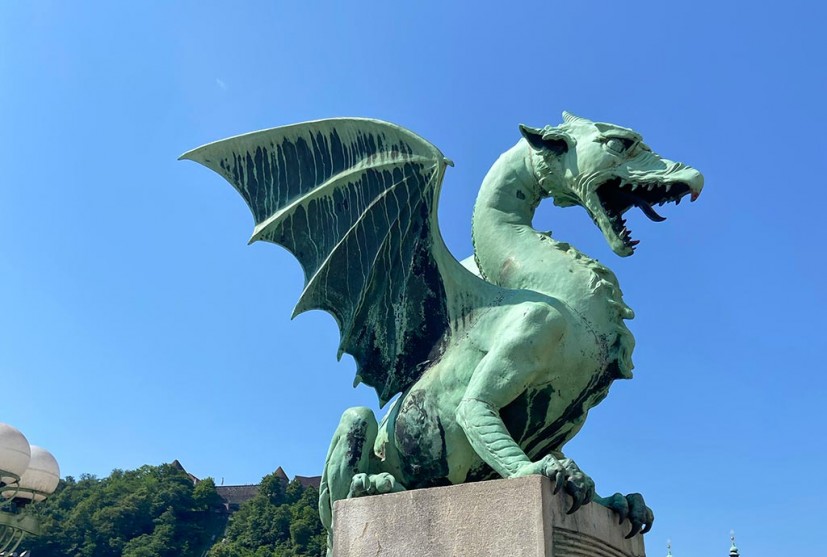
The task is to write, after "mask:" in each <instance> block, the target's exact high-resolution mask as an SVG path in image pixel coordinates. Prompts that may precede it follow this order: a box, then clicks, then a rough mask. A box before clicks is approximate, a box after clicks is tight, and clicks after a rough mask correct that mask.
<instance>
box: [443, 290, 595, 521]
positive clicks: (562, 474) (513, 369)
mask: <svg viewBox="0 0 827 557" xmlns="http://www.w3.org/2000/svg"><path fill="white" fill-rule="evenodd" d="M507 317H508V319H505V320H504V321H505V323H506V327H505V328H504V330H503V331H502V332H501V333H500V334H497V335H492V337H493V338H496V341H495V342H494V344H493V345H492V346H491V347H490V348H489V350H488V353H487V354H486V355H485V357H484V358H483V359H482V360H481V361H480V363H479V364H478V365H477V367H476V369H475V370H474V373H473V375H472V377H471V381H470V382H469V385H468V388H467V389H466V391H465V394H464V396H463V398H462V400H461V401H460V403H459V406H458V408H457V414H456V418H457V423H459V425H460V426H461V427H462V429H463V431H464V432H465V435H466V437H467V438H468V442H469V443H470V444H471V447H473V449H474V451H475V452H476V453H477V454H478V455H479V457H480V458H481V459H482V460H484V461H485V462H486V463H487V464H488V465H489V466H491V468H493V469H494V470H495V471H496V472H497V473H498V474H500V475H501V476H502V477H504V478H518V477H522V476H528V475H531V474H541V475H544V476H547V477H549V478H550V479H551V480H552V481H554V484H555V490H554V491H555V493H556V492H557V491H559V490H560V489H564V490H565V492H566V493H568V494H569V495H571V496H572V498H573V500H574V501H573V503H572V506H571V509H570V510H569V512H570V513H571V512H574V511H575V510H577V509H578V508H579V507H580V506H581V505H584V504H587V503H589V502H591V500H592V498H593V497H594V482H593V481H592V480H591V478H589V477H588V476H587V475H586V474H584V473H583V472H582V471H581V470H580V469H579V468H578V467H577V465H576V464H575V463H574V461H573V460H571V459H568V458H565V457H563V455H562V454H560V453H556V454H549V455H547V456H545V457H544V458H542V459H540V460H538V461H537V462H533V461H532V460H531V459H529V458H528V456H527V455H526V454H525V452H524V451H523V450H522V449H521V448H520V446H519V445H518V444H517V442H515V441H514V439H513V437H512V436H511V434H510V433H509V432H508V429H507V428H506V426H505V424H504V423H503V420H502V418H501V417H500V410H501V409H502V408H504V407H505V406H506V405H508V404H509V403H511V402H512V401H513V400H515V399H516V398H517V397H518V396H519V395H520V394H522V393H523V392H524V391H525V390H526V388H527V387H528V386H529V385H531V384H533V383H534V382H535V381H536V379H537V377H538V376H539V375H540V374H541V373H543V372H545V371H547V369H548V364H547V363H548V362H549V361H552V360H553V356H554V352H555V350H556V349H558V348H559V345H560V342H561V341H562V339H563V337H564V335H565V326H566V324H565V321H564V318H563V317H562V316H561V315H560V314H559V313H558V312H557V311H556V310H554V308H552V307H550V306H548V305H546V304H540V303H530V304H523V305H521V306H518V307H516V308H514V309H512V311H511V312H509V314H508V316H507Z"/></svg>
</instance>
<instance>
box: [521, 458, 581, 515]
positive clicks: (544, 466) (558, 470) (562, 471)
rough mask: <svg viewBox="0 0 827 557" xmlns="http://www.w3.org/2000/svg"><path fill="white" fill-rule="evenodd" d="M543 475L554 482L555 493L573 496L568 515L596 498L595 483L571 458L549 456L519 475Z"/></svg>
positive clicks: (532, 464)
mask: <svg viewBox="0 0 827 557" xmlns="http://www.w3.org/2000/svg"><path fill="white" fill-rule="evenodd" d="M528 474H541V475H543V476H546V477H547V478H549V479H550V480H551V481H552V482H554V493H557V492H559V491H560V490H561V489H562V490H563V491H565V492H566V493H568V494H569V495H571V497H572V499H573V501H572V504H571V508H570V509H569V510H568V514H571V513H573V512H574V511H576V510H577V509H579V508H580V507H581V506H583V505H585V504H587V503H590V502H591V501H592V499H593V498H594V482H593V481H592V479H591V478H590V477H588V476H587V475H586V474H585V473H584V472H583V471H582V470H581V469H580V468H579V467H578V466H577V464H575V462H574V461H573V460H572V459H570V458H562V459H559V458H557V457H555V456H554V455H548V456H546V457H544V458H543V459H542V460H538V461H537V462H533V463H531V465H530V466H528V467H526V468H525V469H524V470H521V473H520V474H518V475H521V476H522V475H528Z"/></svg>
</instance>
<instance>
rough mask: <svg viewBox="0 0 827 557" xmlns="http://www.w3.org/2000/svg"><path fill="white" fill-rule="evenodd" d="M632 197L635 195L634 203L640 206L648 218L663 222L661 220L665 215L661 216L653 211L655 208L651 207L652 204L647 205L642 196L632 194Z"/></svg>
mask: <svg viewBox="0 0 827 557" xmlns="http://www.w3.org/2000/svg"><path fill="white" fill-rule="evenodd" d="M634 197H635V205H637V206H638V207H639V208H640V210H641V211H643V214H644V215H646V216H647V217H649V220H653V221H655V222H663V221H665V220H666V217H662V216H660V215H659V214H657V213H656V212H655V210H654V209H652V206H651V205H649V204H648V203H646V201H644V200H643V199H642V198H640V197H638V196H634Z"/></svg>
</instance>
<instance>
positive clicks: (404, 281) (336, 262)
mask: <svg viewBox="0 0 827 557" xmlns="http://www.w3.org/2000/svg"><path fill="white" fill-rule="evenodd" d="M520 132H521V134H522V138H521V139H520V140H519V141H518V142H517V144H516V145H515V146H514V147H512V148H511V149H510V150H508V151H507V152H506V153H504V154H503V155H502V156H500V158H499V159H498V160H497V161H496V162H495V163H494V165H493V167H492V168H491V170H490V171H489V172H488V174H487V176H486V177H485V179H484V181H483V183H482V187H481V189H480V192H479V196H478V198H477V202H476V205H475V208H474V216H473V226H472V235H473V243H474V256H473V258H469V259H468V260H466V261H464V262H463V263H460V262H459V261H457V260H456V259H455V258H454V257H453V256H452V255H451V254H450V253H449V251H448V249H447V248H446V246H445V244H444V242H443V239H442V237H441V235H440V232H439V228H438V225H437V199H438V196H439V192H440V187H441V184H442V179H443V176H444V174H445V170H446V167H447V166H449V165H452V163H451V161H449V160H448V159H446V158H445V157H444V156H443V154H442V153H441V152H440V151H439V150H438V149H437V148H436V147H435V146H433V145H431V144H430V143H429V142H427V141H426V140H424V139H423V138H421V137H419V136H417V135H415V134H414V133H412V132H410V131H408V130H406V129H404V128H401V127H399V126H396V125H393V124H389V123H386V122H381V121H378V120H370V119H358V118H341V119H329V120H319V121H315V122H307V123H302V124H296V125H291V126H285V127H279V128H274V129H270V130H265V131H260V132H254V133H250V134H246V135H241V136H237V137H233V138H230V139H225V140H222V141H218V142H215V143H211V144H208V145H205V146H203V147H199V148H197V149H194V150H192V151H190V152H188V153H186V154H184V155H183V156H182V157H181V158H184V159H190V160H194V161H196V162H199V163H201V164H203V165H205V166H206V167H208V168H210V169H212V170H214V171H216V172H217V173H219V174H220V175H221V176H223V177H224V178H226V179H227V180H228V181H229V182H230V183H231V184H232V185H233V186H234V187H235V188H236V190H238V192H239V193H240V194H241V195H242V196H243V197H244V199H245V201H246V202H247V204H248V205H249V207H250V209H251V211H252V213H253V216H254V219H255V230H254V232H253V235H252V238H251V240H250V241H251V242H253V241H256V240H264V241H267V242H273V243H276V244H280V245H282V246H284V247H285V248H287V249H288V250H289V251H290V252H291V253H293V255H295V256H296V258H297V259H298V260H299V262H300V263H301V265H302V267H303V269H304V273H305V287H304V290H303V292H302V294H301V297H300V298H299V302H298V304H297V306H296V309H295V311H294V315H296V314H299V313H301V312H304V311H307V310H309V309H323V310H326V311H328V312H330V313H331V314H332V315H333V316H334V318H335V319H336V321H337V323H338V325H339V328H340V331H341V343H340V347H339V357H341V355H342V354H343V353H345V352H347V353H349V354H351V355H352V356H353V358H354V360H355V361H356V365H357V375H356V379H355V382H354V384H358V383H360V382H364V383H365V384H367V385H369V386H371V387H373V388H374V389H375V390H376V392H377V394H378V396H379V400H380V402H381V404H382V405H383V406H384V405H385V403H387V402H388V401H390V400H391V399H393V398H394V397H395V396H396V395H399V396H398V397H397V398H396V399H395V400H394V402H393V404H392V406H391V407H390V410H389V411H388V412H387V415H386V416H385V417H384V418H383V419H382V421H381V423H377V420H376V418H375V417H374V414H373V412H372V411H371V410H370V409H367V408H351V409H348V410H347V411H345V413H344V415H343V417H342V419H341V422H340V424H339V426H338V428H337V430H336V432H335V434H334V437H333V441H332V442H331V445H330V450H329V452H328V456H327V460H326V463H325V468H324V472H323V475H322V483H321V489H320V502H319V509H320V513H321V517H322V522H323V523H324V526H325V528H326V529H327V531H328V541H329V543H332V531H333V528H332V523H333V512H332V509H333V503H334V501H337V500H339V499H344V498H347V497H355V496H361V495H370V494H377V493H387V492H393V491H401V490H405V489H414V488H422V487H430V486H439V485H448V484H457V483H463V482H470V481H478V480H485V479H488V478H495V477H503V478H515V477H521V476H525V475H528V474H543V475H545V476H547V477H549V478H550V479H551V480H552V482H553V483H554V485H555V491H556V490H560V489H562V490H564V491H565V492H566V493H568V494H569V495H570V496H571V498H572V506H571V511H570V512H574V510H576V509H577V508H578V507H580V506H581V505H583V504H586V503H590V502H592V501H595V502H597V503H599V504H603V505H605V506H607V507H609V508H610V509H612V510H614V511H615V512H616V513H617V514H618V515H619V520H620V521H621V522H623V521H624V520H627V519H628V520H629V522H630V525H631V527H630V532H629V537H631V536H634V535H636V534H638V533H639V532H642V533H645V532H647V531H648V530H649V529H650V528H651V525H652V521H653V519H654V517H653V514H652V511H651V509H649V508H648V507H647V506H646V504H645V502H644V500H643V498H642V496H641V495H640V494H637V493H633V494H630V495H621V494H619V493H617V494H615V495H613V496H611V497H605V498H604V497H600V496H598V495H596V493H595V491H594V482H593V481H592V480H591V479H590V478H589V477H588V476H587V475H586V474H584V473H583V472H582V471H581V470H580V469H579V468H578V467H577V465H576V464H575V463H574V461H572V460H571V459H569V458H566V457H565V456H564V455H563V453H562V448H563V446H564V445H565V443H566V442H567V441H568V440H569V439H571V438H572V437H573V436H574V435H575V434H576V433H577V432H578V431H579V430H580V428H581V427H582V426H583V423H584V421H585V419H586V415H587V413H588V411H589V409H591V408H592V407H593V406H595V405H596V404H598V403H599V402H600V401H601V400H603V398H604V397H605V396H606V395H607V393H608V389H609V386H610V385H611V383H612V382H613V381H614V380H615V379H628V378H631V376H632V361H631V353H632V348H633V346H634V338H633V337H632V334H631V333H630V331H629V329H628V328H627V327H626V325H625V324H624V321H625V320H628V319H632V317H633V316H634V314H633V312H632V310H631V309H630V308H629V307H628V306H627V305H626V304H625V303H624V301H623V298H622V294H621V291H620V287H619V286H618V281H617V278H616V277H615V275H614V274H613V273H612V272H611V271H610V270H609V269H608V268H606V267H604V266H603V265H602V264H600V263H598V262H597V261H595V260H594V259H590V258H589V257H587V256H585V255H584V254H582V253H580V252H579V251H578V250H576V249H575V248H574V247H572V246H571V245H570V244H568V243H565V242H561V241H557V240H554V239H552V238H551V237H550V236H549V234H546V233H543V232H538V231H537V230H535V229H533V228H532V226H531V221H532V217H533V215H534V211H535V209H536V207H537V206H538V204H539V203H540V201H541V200H543V199H545V198H551V199H552V200H553V201H554V204H555V205H558V206H562V207H570V206H574V205H579V206H581V207H583V208H585V210H586V212H587V213H588V215H589V217H591V219H592V221H594V223H595V224H596V225H597V226H598V228H599V229H600V230H601V232H602V233H603V236H604V237H605V238H606V240H607V241H608V243H609V245H610V246H611V249H612V250H613V251H614V252H615V253H616V254H617V255H619V256H623V257H625V256H629V255H631V254H632V253H634V250H635V247H636V245H637V243H638V241H637V240H634V239H632V236H631V233H630V230H629V229H628V227H627V225H626V220H625V219H624V214H625V213H626V212H627V211H628V210H629V209H631V208H632V207H638V208H639V209H640V210H641V211H642V212H643V213H644V214H645V215H646V216H647V217H648V218H650V219H652V220H654V221H661V220H664V219H663V217H661V216H660V215H659V214H658V213H657V212H656V211H655V209H654V208H653V205H660V204H663V203H667V202H675V203H678V202H680V201H681V199H683V197H685V196H687V195H688V196H690V198H691V200H692V201H694V200H695V199H696V198H697V197H698V195H699V193H700V192H701V188H702V187H703V177H702V175H701V174H700V173H699V172H698V171H697V170H695V169H693V168H691V167H689V166H686V165H684V164H682V163H678V162H673V161H670V160H667V159H664V158H662V157H660V156H658V155H657V154H655V153H653V152H652V150H651V149H650V148H649V146H648V145H646V144H645V143H644V142H643V140H642V138H641V136H640V135H638V134H637V133H636V132H634V131H632V130H630V129H627V128H623V127H620V126H616V125H613V124H606V123H600V122H592V121H590V120H587V119H585V118H581V117H578V116H574V115H572V114H570V113H567V112H564V113H563V123H562V124H560V125H558V126H546V127H544V128H531V127H528V126H520Z"/></svg>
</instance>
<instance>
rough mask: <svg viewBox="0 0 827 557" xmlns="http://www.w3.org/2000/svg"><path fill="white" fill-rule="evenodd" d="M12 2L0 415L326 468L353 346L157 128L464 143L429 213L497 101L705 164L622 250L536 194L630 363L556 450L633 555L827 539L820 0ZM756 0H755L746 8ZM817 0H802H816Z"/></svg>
mask: <svg viewBox="0 0 827 557" xmlns="http://www.w3.org/2000/svg"><path fill="white" fill-rule="evenodd" d="M401 4H402V3H391V2H347V3H345V2H339V3H333V2H329V3H324V2H314V1H303V2H290V3H288V2H233V3H230V2H227V3H224V4H219V3H216V2H204V1H198V2H196V1H191V2H177V3H171V2H160V1H156V2H118V3H108V2H107V3H104V2H98V3H94V2H71V3H70V2H58V1H55V2H45V1H44V2H6V3H4V4H3V5H2V7H0V169H2V174H0V377H2V380H3V385H4V389H3V390H4V394H5V396H4V403H3V407H2V413H0V421H4V422H8V423H10V424H12V425H15V426H16V427H18V428H19V429H21V430H22V431H23V432H24V433H25V434H26V435H27V436H28V438H29V440H30V441H31V442H32V443H35V444H40V445H43V446H45V447H47V448H49V449H50V450H52V452H53V453H54V454H55V455H56V457H57V458H58V460H59V461H60V463H61V466H62V471H63V474H64V475H79V474H81V473H84V472H86V473H93V474H97V475H101V476H103V475H106V474H108V473H109V472H110V471H111V470H112V469H113V468H135V467H137V466H140V465H142V464H145V463H150V464H158V463H161V462H169V461H171V460H173V459H176V458H177V459H180V461H181V462H182V463H183V464H184V466H185V467H186V468H187V469H188V470H190V471H191V472H192V473H194V474H196V475H197V476H201V477H205V476H213V477H215V478H216V481H218V482H221V480H222V478H223V479H224V481H225V483H227V484H234V483H255V482H257V481H258V480H259V479H260V478H261V476H263V475H264V474H267V473H269V472H271V471H273V470H274V469H275V468H276V467H277V466H279V465H281V466H283V467H284V468H285V469H286V470H287V472H288V474H291V475H293V474H304V475H314V474H318V473H320V472H321V465H322V462H323V460H324V455H325V452H326V450H327V444H328V441H329V438H330V435H331V433H332V431H333V429H334V428H335V426H336V424H337V423H338V419H339V416H340V414H341V412H342V411H343V410H344V409H345V408H346V407H348V406H355V405H371V406H375V399H374V396H373V392H372V391H371V390H369V389H367V388H364V387H360V388H358V389H356V390H353V389H351V386H350V385H351V381H352V379H353V377H352V376H353V364H352V362H351V361H349V360H343V362H342V363H337V362H336V359H335V353H336V346H337V343H338V331H337V330H336V326H335V323H334V321H333V319H332V318H331V317H329V316H328V315H327V314H324V313H321V312H312V313H309V314H304V315H302V316H300V317H299V318H297V319H296V320H294V321H292V322H291V321H290V320H289V316H290V312H291V309H292V307H293V304H294V303H295V301H296V299H297V297H298V294H299V292H300V290H301V286H302V277H301V272H300V268H299V265H298V264H297V263H296V262H295V261H294V260H293V259H292V257H291V256H290V255H289V254H288V253H287V252H286V251H284V250H283V249H281V248H278V247H276V246H273V245H270V244H256V245H253V246H251V247H248V246H247V245H246V240H247V238H248V237H249V235H250V233H251V231H252V219H251V217H250V215H249V213H248V211H247V208H246V206H245V205H244V203H243V201H242V200H241V198H240V197H239V196H238V195H237V194H236V192H235V191H233V190H232V188H231V187H230V186H229V185H228V184H226V183H225V182H223V180H222V179H221V178H219V177H218V176H217V175H215V174H213V173H211V172H209V171H208V170H206V169H204V168H202V167H200V166H198V165H195V164H193V163H190V162H178V161H176V159H177V157H178V155H179V154H181V153H182V152H184V151H186V150H189V149H191V148H193V147H196V146H198V145H201V144H203V143H206V142H209V141H213V140H217V139H221V138H223V137H226V136H229V135H234V134H238V133H243V132H247V131H252V130H255V129H261V128H266V127H272V126H277V125H282V124H288V123H293V122H297V121H302V120H308V119H316V118H323V117H330V116H369V117H374V118H380V119H385V120H389V121H392V122H395V123H398V124H401V125H403V126H406V127H408V128H410V129H412V130H414V131H416V132H417V133H419V134H421V135H422V136H424V137H426V138H428V139H429V140H430V141H432V142H433V143H434V144H435V145H437V146H438V147H439V148H440V149H441V150H442V151H443V152H444V153H445V154H446V155H447V156H448V157H450V158H452V159H453V160H454V161H455V162H456V167H455V168H453V169H450V170H449V173H448V175H447V177H446V182H445V189H444V193H443V197H442V205H441V218H442V230H443V233H444V236H445V237H446V240H447V242H448V244H449V246H450V247H451V249H452V251H453V252H454V253H455V254H456V255H457V257H458V258H463V257H465V256H467V255H468V254H469V253H470V251H471V244H470V215H471V207H472V203H473V199H474V195H475V193H476V189H477V186H478V184H479V183H480V180H481V179H482V177H483V175H484V173H485V172H486V171H487V169H488V167H489V166H490V164H491V163H492V162H493V161H494V160H495V158H496V157H497V156H498V154H499V153H501V152H502V151H504V150H505V149H507V148H508V147H510V146H511V145H512V144H513V143H514V142H515V141H516V140H517V139H518V137H519V136H518V130H517V124H518V123H521V122H522V123H526V124H530V125H544V124H546V123H552V124H557V123H559V122H560V112H561V111H562V110H564V109H566V110H570V111H572V112H574V113H576V114H579V115H582V116H586V117H589V118H592V119H596V120H601V121H610V122H615V123H618V124H622V125H626V126H630V127H633V128H635V129H637V130H638V131H640V132H641V133H643V134H644V136H645V138H646V140H647V142H648V143H649V144H651V145H652V146H653V147H654V148H655V150H656V151H658V152H660V153H661V154H663V155H665V156H668V157H670V158H675V159H678V160H681V161H683V162H685V163H688V164H691V165H693V166H695V167H696V168H698V169H700V170H701V171H702V172H704V174H705V177H706V188H705V190H704V193H703V195H702V196H701V198H700V199H699V201H698V202H697V203H695V204H693V205H689V204H682V205H681V206H680V207H674V206H670V207H668V208H666V209H665V211H664V214H665V215H666V216H668V217H669V220H668V221H667V222H666V223H662V224H656V223H651V222H649V221H647V220H646V219H645V217H644V216H643V215H642V214H639V213H638V214H636V215H633V216H632V218H631V225H632V228H633V229H634V230H635V236H636V238H638V239H640V240H642V243H641V245H640V246H639V249H638V252H637V254H636V255H635V256H634V257H631V258H627V259H620V258H618V257H616V256H614V255H613V254H612V253H611V252H610V250H609V249H608V247H607V245H605V242H604V240H603V238H602V236H601V235H600V233H599V232H598V231H597V229H596V228H595V227H594V226H593V225H592V224H591V223H590V222H589V220H588V219H587V218H586V215H585V213H584V212H583V211H582V210H581V209H565V210H564V209H555V208H551V207H549V208H542V209H541V210H540V212H539V213H538V218H537V220H536V221H535V224H536V225H537V227H538V228H540V229H544V230H548V229H552V230H553V231H554V235H555V236H556V237H557V238H558V239H564V240H567V241H571V242H573V243H574V244H575V245H577V246H578V247H579V248H580V249H582V250H583V251H585V252H587V253H589V254H591V255H593V256H595V257H597V258H599V259H600V260H601V261H605V262H607V263H608V264H609V265H610V267H612V268H613V269H614V270H615V272H616V273H617V275H618V277H619V278H620V281H621V285H622V286H623V290H624V292H625V299H626V300H627V302H628V303H629V304H630V305H631V306H632V307H633V308H634V309H635V310H636V312H637V315H638V317H637V318H636V319H635V320H634V321H632V322H630V327H631V328H632V330H633V332H634V333H635V336H636V338H637V342H638V348H637V349H636V352H635V363H636V370H635V373H636V377H635V379H634V380H633V381H625V382H618V383H616V384H615V386H614V387H613V389H612V393H611V395H610V396H609V397H608V398H607V399H606V401H605V402H603V404H602V405H601V406H599V407H598V408H596V409H595V410H594V411H593V412H592V414H591V415H590V419H589V421H588V422H587V424H586V426H585V428H584V429H583V431H582V433H581V434H580V436H579V437H578V438H577V439H576V440H575V441H573V442H572V443H571V444H570V445H569V446H568V451H567V452H568V453H569V455H570V456H572V457H573V458H575V459H576V460H577V462H578V463H579V464H580V466H581V467H582V468H583V469H584V470H585V471H586V472H587V473H589V474H590V475H591V476H592V477H593V478H594V479H595V481H596V482H597V485H598V490H599V491H601V492H602V493H604V494H609V493H612V492H614V491H624V492H629V491H641V492H642V493H644V495H645V496H646V498H647V501H648V502H649V504H650V505H651V506H652V507H653V508H654V509H655V512H656V516H657V519H656V523H655V528H654V529H653V531H652V532H651V533H650V534H649V535H648V538H647V539H648V542H647V543H648V550H649V554H650V555H659V554H665V549H663V548H664V546H665V540H666V539H667V538H669V537H671V538H672V540H673V546H674V554H675V556H676V557H681V556H686V557H688V556H690V555H691V556H696V557H699V556H702V555H707V556H713V555H725V553H726V550H727V548H728V539H727V538H728V534H729V530H730V528H734V529H735V530H736V533H737V535H738V540H739V545H740V546H741V548H742V554H743V555H744V556H745V557H762V556H771V555H772V556H777V555H797V554H802V555H803V554H817V553H818V552H819V551H821V552H823V551H824V550H825V549H827V542H825V537H824V533H823V519H824V516H825V511H824V508H825V507H824V499H825V497H827V486H825V478H827V474H825V473H824V471H825V459H827V447H825V428H826V427H827V410H825V407H824V398H825V394H827V366H825V357H824V345H825V333H826V332H827V330H825V326H824V319H825V310H826V309H827V303H826V302H827V300H826V298H827V296H826V295H825V279H824V274H825V263H824V252H825V250H824V239H825V234H824V228H823V227H824V222H825V217H824V204H825V201H824V199H825V197H824V176H825V175H827V168H825V160H827V156H825V147H827V142H825V140H824V134H825V124H827V118H825V115H826V113H827V109H825V106H826V105H825V98H827V77H826V76H825V54H827V41H825V38H824V37H825V35H824V30H823V23H824V21H825V16H826V15H827V14H825V9H824V8H823V7H820V5H819V4H817V3H816V2H797V1H795V0H793V1H788V2H784V3H782V4H778V3H768V4H763V5H760V3H747V2H742V3H736V2H721V1H717V2H708V1H699V2H685V1H681V2H589V1H583V2H552V1H543V2H525V3H522V2H497V3H494V2H456V3H448V2H433V1H421V2H416V3H407V4H409V5H408V6H406V7H403V6H402V5H401ZM763 6H765V7H763ZM816 6H819V7H816Z"/></svg>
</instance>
